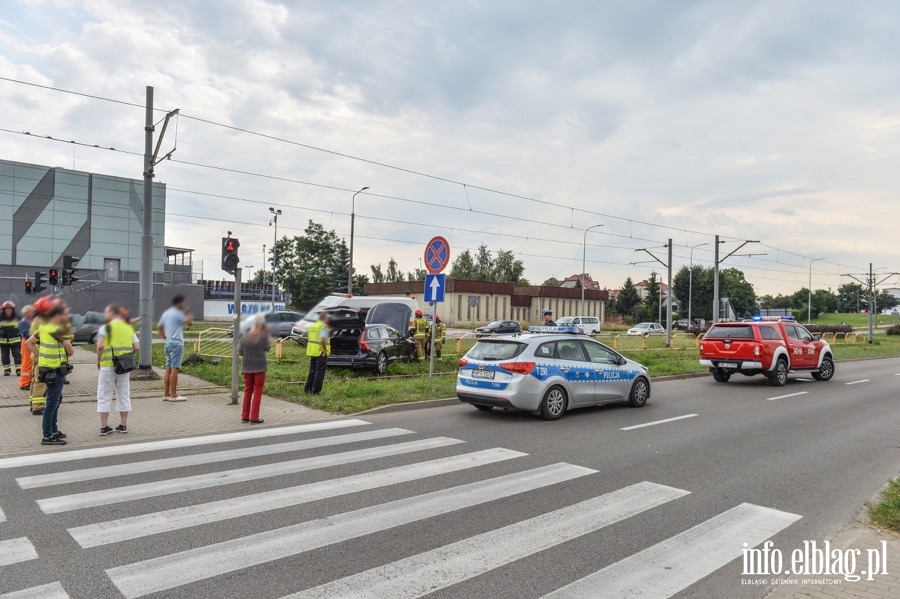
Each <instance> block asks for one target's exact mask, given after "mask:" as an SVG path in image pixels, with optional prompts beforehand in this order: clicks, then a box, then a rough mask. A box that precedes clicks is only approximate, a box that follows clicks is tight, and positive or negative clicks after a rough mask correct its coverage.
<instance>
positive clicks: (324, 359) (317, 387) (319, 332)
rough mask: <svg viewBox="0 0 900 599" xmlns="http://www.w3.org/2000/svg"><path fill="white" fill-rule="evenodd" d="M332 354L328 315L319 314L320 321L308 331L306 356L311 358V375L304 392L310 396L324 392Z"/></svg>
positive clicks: (307, 378)
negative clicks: (323, 384) (327, 369)
mask: <svg viewBox="0 0 900 599" xmlns="http://www.w3.org/2000/svg"><path fill="white" fill-rule="evenodd" d="M330 353H331V330H330V328H329V326H328V313H327V312H325V311H324V310H323V311H321V312H319V320H317V321H316V322H314V323H312V325H310V327H309V329H308V330H307V331H306V355H307V356H309V374H308V375H307V376H306V386H305V387H304V391H305V392H306V393H307V394H308V395H318V394H319V393H321V392H322V383H324V382H325V369H326V368H328V354H330Z"/></svg>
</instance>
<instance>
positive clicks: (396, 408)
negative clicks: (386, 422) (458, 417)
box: [341, 397, 459, 416]
mask: <svg viewBox="0 0 900 599" xmlns="http://www.w3.org/2000/svg"><path fill="white" fill-rule="evenodd" d="M452 405H459V400H458V399H456V398H455V397H448V398H445V399H429V400H427V401H405V402H401V403H392V404H388V405H386V406H378V407H377V408H371V409H368V410H365V411H363V412H353V413H352V414H341V415H342V416H359V415H361V414H381V413H385V412H407V411H409V410H423V409H425V408H442V407H444V406H452Z"/></svg>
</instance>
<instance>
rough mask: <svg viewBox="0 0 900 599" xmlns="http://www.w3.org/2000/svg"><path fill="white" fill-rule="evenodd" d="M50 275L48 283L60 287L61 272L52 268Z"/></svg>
mask: <svg viewBox="0 0 900 599" xmlns="http://www.w3.org/2000/svg"><path fill="white" fill-rule="evenodd" d="M48 272H49V273H50V274H49V276H48V277H47V282H48V283H50V284H51V285H53V286H54V287H57V286H59V271H58V270H56V269H55V268H51V269H50V270H49V271H48Z"/></svg>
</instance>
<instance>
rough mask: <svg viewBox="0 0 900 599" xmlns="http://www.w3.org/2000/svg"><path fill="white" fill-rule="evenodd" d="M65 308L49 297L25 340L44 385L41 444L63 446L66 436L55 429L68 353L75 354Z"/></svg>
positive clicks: (69, 354)
mask: <svg viewBox="0 0 900 599" xmlns="http://www.w3.org/2000/svg"><path fill="white" fill-rule="evenodd" d="M68 328H69V309H68V308H67V307H66V305H65V304H64V303H62V301H60V300H58V299H57V300H53V303H52V306H51V307H50V308H49V309H48V310H47V312H46V313H45V315H44V322H43V323H42V324H41V325H40V326H39V327H38V330H37V333H35V334H34V335H32V336H31V337H30V338H29V339H28V349H29V350H30V351H31V353H32V354H35V355H37V357H38V361H37V365H38V378H39V379H40V380H41V382H42V383H44V384H45V385H46V386H47V391H46V392H45V395H44V401H45V404H44V414H43V421H42V423H41V424H42V429H43V430H42V432H43V437H42V438H41V445H65V444H66V440H65V439H66V435H65V434H64V433H63V432H62V431H60V430H59V426H58V424H57V417H58V414H59V404H60V403H62V393H63V385H64V384H65V382H66V375H67V374H68V373H69V368H68V364H69V356H71V355H72V354H74V353H75V350H74V349H73V348H72V341H71V340H70V339H69V338H68V337H67V335H68V333H69V331H68Z"/></svg>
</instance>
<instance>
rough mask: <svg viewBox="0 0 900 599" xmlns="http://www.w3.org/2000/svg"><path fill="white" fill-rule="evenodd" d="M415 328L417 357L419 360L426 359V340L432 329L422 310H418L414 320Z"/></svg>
mask: <svg viewBox="0 0 900 599" xmlns="http://www.w3.org/2000/svg"><path fill="white" fill-rule="evenodd" d="M413 329H415V331H416V332H415V337H414V338H415V340H416V357H417V358H418V359H419V362H424V361H425V342H426V340H427V339H428V336H429V333H430V332H431V330H430V329H429V327H428V321H427V320H425V317H424V316H422V311H421V310H416V318H415V320H413Z"/></svg>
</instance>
